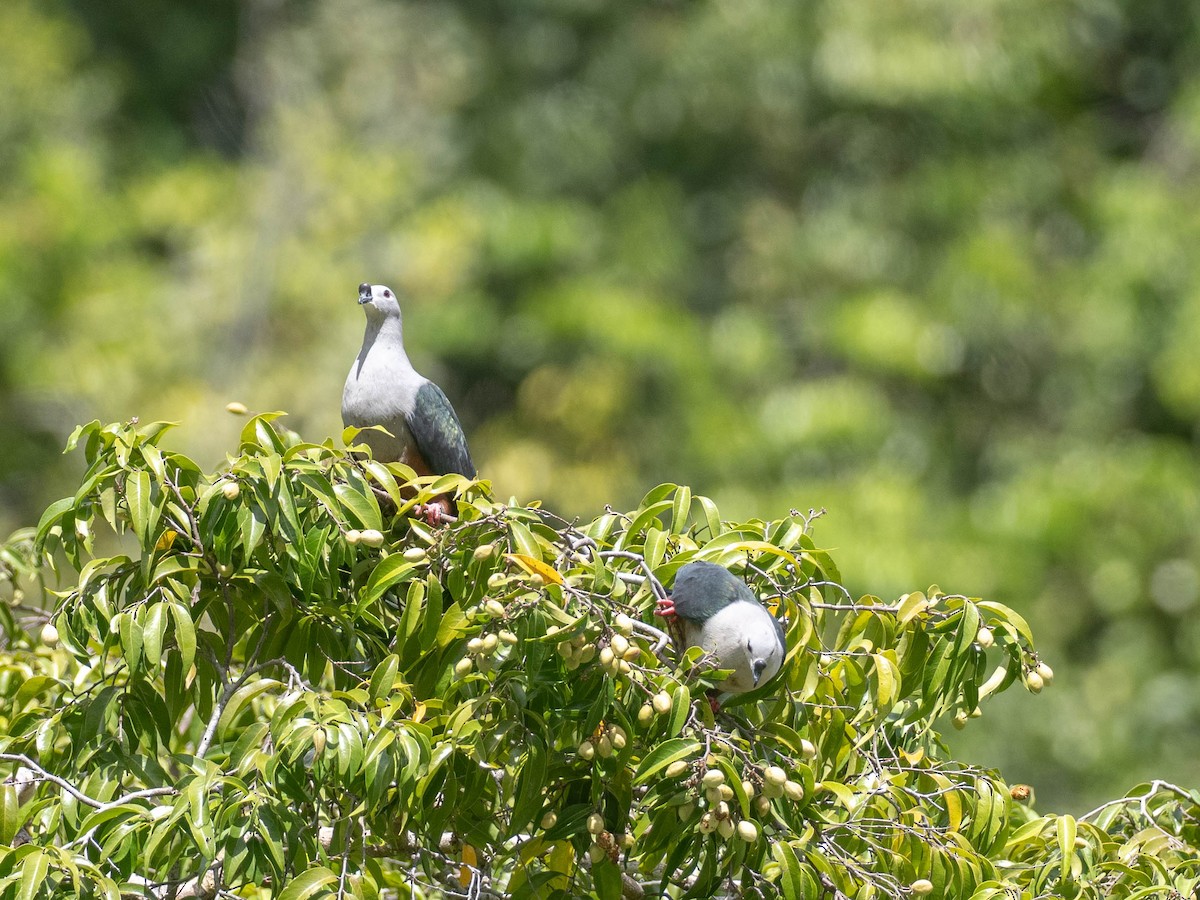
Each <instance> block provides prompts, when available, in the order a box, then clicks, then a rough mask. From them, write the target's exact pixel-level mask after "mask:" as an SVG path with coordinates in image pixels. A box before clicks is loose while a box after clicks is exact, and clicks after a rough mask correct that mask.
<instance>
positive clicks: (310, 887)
mask: <svg viewBox="0 0 1200 900" xmlns="http://www.w3.org/2000/svg"><path fill="white" fill-rule="evenodd" d="M337 880H338V877H337V875H335V874H334V873H333V872H332V871H330V870H329V869H327V868H326V867H325V866H313V868H311V869H309V870H308V871H307V872H305V873H304V874H302V875H300V876H299V877H298V878H295V879H293V880H292V881H291V882H289V883H288V885H287V887H285V888H284V889H283V892H282V893H280V895H279V900H308V898H309V897H312V896H313V895H314V894H316V893H317V891H319V890H321V888H323V887H325V886H326V885H330V884H334V883H335V882H336V881H337Z"/></svg>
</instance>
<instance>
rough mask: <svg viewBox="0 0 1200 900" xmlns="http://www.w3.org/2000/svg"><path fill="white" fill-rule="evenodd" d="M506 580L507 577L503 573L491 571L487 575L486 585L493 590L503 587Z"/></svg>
mask: <svg viewBox="0 0 1200 900" xmlns="http://www.w3.org/2000/svg"><path fill="white" fill-rule="evenodd" d="M507 581H508V577H507V576H506V575H503V574H501V573H500V572H493V573H492V574H491V575H489V576H488V580H487V586H488V587H490V588H491V589H492V590H493V591H494V590H498V589H499V588H501V587H503V586H504V585H505V583H506V582H507Z"/></svg>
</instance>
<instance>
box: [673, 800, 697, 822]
mask: <svg viewBox="0 0 1200 900" xmlns="http://www.w3.org/2000/svg"><path fill="white" fill-rule="evenodd" d="M695 811H696V804H695V803H685V804H683V806H680V807H677V808H676V809H675V812H676V814H677V815H678V816H679V821H680V822H686V821H687V820H688V819H690V818H691V817H692V813H694V812H695Z"/></svg>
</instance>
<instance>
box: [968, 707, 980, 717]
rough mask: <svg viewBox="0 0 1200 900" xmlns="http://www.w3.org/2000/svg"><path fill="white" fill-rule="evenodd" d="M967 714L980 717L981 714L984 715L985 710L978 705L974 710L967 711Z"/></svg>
mask: <svg viewBox="0 0 1200 900" xmlns="http://www.w3.org/2000/svg"><path fill="white" fill-rule="evenodd" d="M967 715H968V716H969V717H970V718H972V719H978V718H979V717H980V716H982V715H983V710H982V709H980V708H979V707H978V706H977V707H975V708H974V709H973V710H971V711H970V712H969V713H967Z"/></svg>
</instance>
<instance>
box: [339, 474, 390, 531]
mask: <svg viewBox="0 0 1200 900" xmlns="http://www.w3.org/2000/svg"><path fill="white" fill-rule="evenodd" d="M352 480H353V481H354V483H353V484H351V483H350V482H348V481H339V482H338V483H337V484H335V485H334V486H333V492H334V493H335V494H337V498H338V500H339V501H340V502H341V504H342V509H343V510H344V511H345V513H346V514H347V517H348V520H349V521H350V524H352V525H353V526H354V527H355V528H374V529H375V530H376V531H381V530H382V529H383V516H382V515H381V514H380V512H379V503H378V502H377V501H376V500H375V495H374V494H372V493H371V488H370V486H369V485H368V484H367V483H366V482H365V481H363V479H362V477H361V476H359V475H357V473H355V475H354V477H353V479H352Z"/></svg>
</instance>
